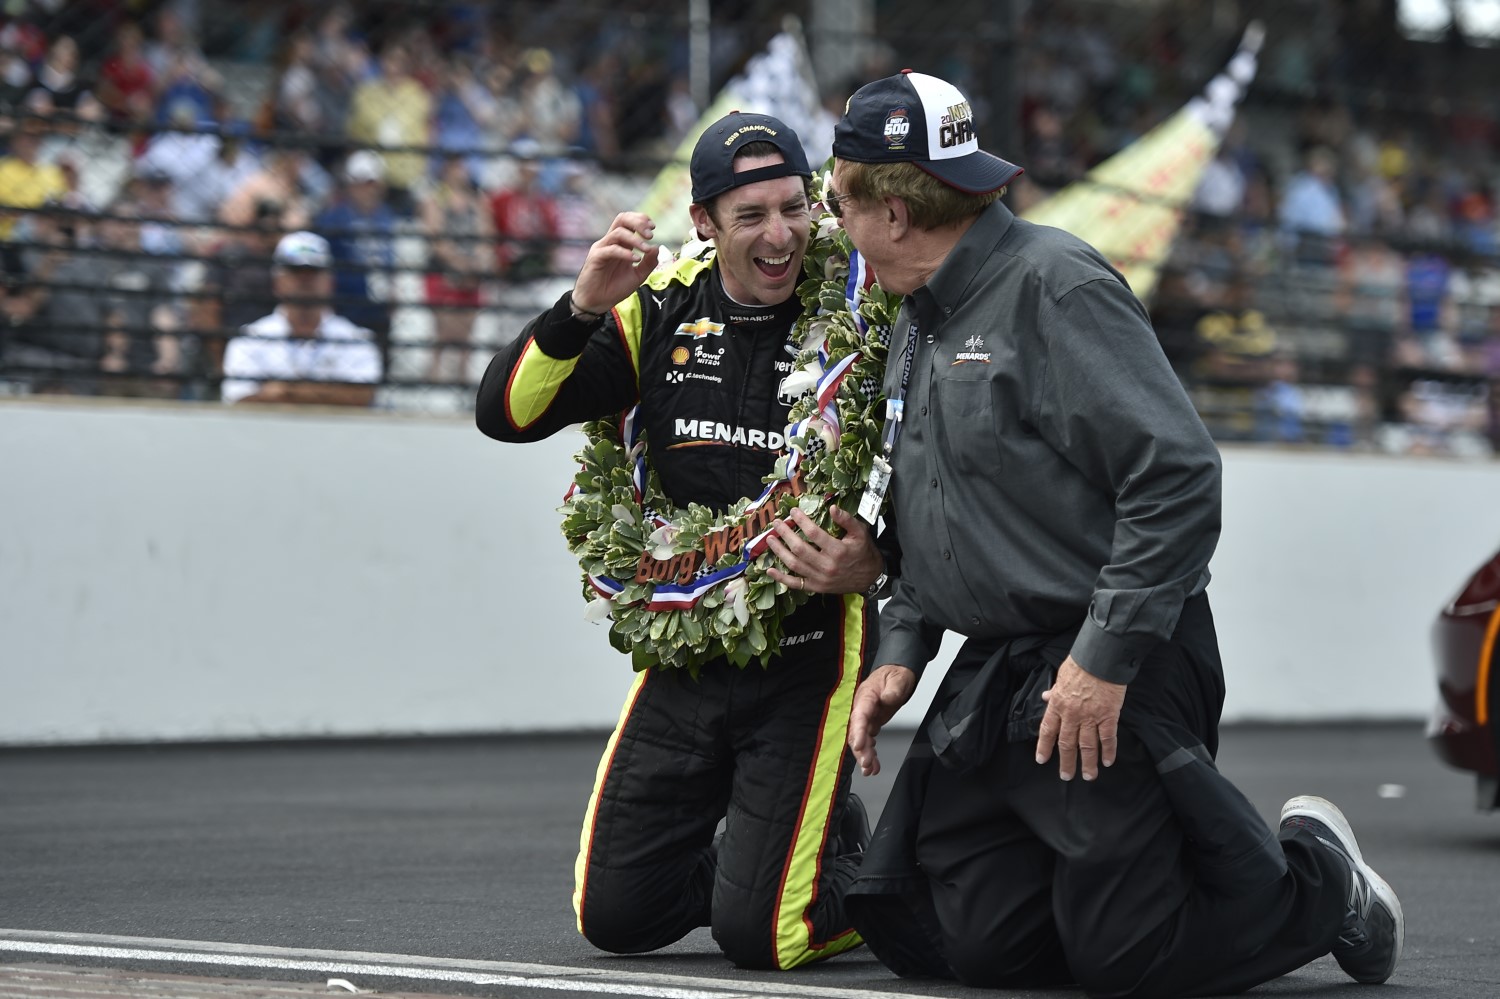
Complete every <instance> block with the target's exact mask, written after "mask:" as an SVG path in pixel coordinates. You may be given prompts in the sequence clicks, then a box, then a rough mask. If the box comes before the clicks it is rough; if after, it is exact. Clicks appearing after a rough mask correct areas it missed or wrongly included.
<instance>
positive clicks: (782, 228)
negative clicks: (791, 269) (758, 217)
mask: <svg viewBox="0 0 1500 999" xmlns="http://www.w3.org/2000/svg"><path fill="white" fill-rule="evenodd" d="M791 232H792V229H791V226H789V225H787V224H786V219H784V218H782V217H781V215H780V213H775V214H772V215H771V216H770V218H769V220H768V221H767V222H766V235H767V236H768V238H769V239H770V240H771V242H773V243H775V244H777V245H778V246H779V245H781V244H782V243H785V242H786V240H787V237H788V236H790V235H791Z"/></svg>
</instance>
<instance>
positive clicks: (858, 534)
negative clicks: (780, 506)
mask: <svg viewBox="0 0 1500 999" xmlns="http://www.w3.org/2000/svg"><path fill="white" fill-rule="evenodd" d="M831 516H832V517H833V522H834V523H835V524H837V525H838V526H839V527H841V528H843V531H844V536H843V537H841V538H836V537H834V536H833V535H832V534H829V533H828V532H827V531H825V530H823V528H821V527H819V526H818V525H817V524H816V523H814V521H813V519H812V518H811V517H809V516H808V515H807V514H805V513H803V512H802V511H801V510H796V509H794V510H793V511H792V513H791V516H790V517H788V518H786V519H785V520H778V521H776V523H775V525H774V526H773V528H772V530H773V532H774V533H772V535H771V537H770V539H769V542H768V543H769V545H770V548H771V551H772V552H774V553H775V554H776V557H777V558H779V559H781V562H782V565H784V566H786V568H785V569H783V568H781V567H779V566H774V565H773V566H771V567H770V568H768V569H766V575H768V576H770V577H771V578H772V579H774V580H776V581H777V582H779V583H781V584H783V585H785V586H786V587H787V588H788V589H792V590H804V591H806V592H808V593H863V592H864V591H865V590H868V589H869V588H870V586H871V585H872V584H873V583H874V582H875V578H876V577H877V576H879V575H880V570H881V568H882V567H883V566H884V565H885V558H884V556H882V555H881V554H880V550H879V549H877V548H876V547H875V539H874V537H873V536H872V535H871V533H870V527H869V525H868V524H866V523H865V522H864V521H863V520H860V519H859V518H858V517H856V516H854V514H852V513H849V512H848V511H846V510H844V509H843V508H842V507H838V506H834V507H832V508H831Z"/></svg>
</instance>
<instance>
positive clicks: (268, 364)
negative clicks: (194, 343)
mask: <svg viewBox="0 0 1500 999" xmlns="http://www.w3.org/2000/svg"><path fill="white" fill-rule="evenodd" d="M274 261H275V278H274V281H275V291H276V297H277V299H278V301H279V303H280V304H278V305H277V306H276V310H275V311H274V312H272V313H271V314H270V315H268V316H265V317H264V318H262V319H258V320H256V321H255V322H253V323H250V324H249V325H248V326H245V327H244V329H243V330H241V332H240V335H239V336H236V337H235V338H234V339H232V340H230V341H229V346H228V347H227V348H226V350H225V352H224V383H223V386H222V388H221V394H222V397H223V400H224V401H225V402H230V403H246V402H258V403H310V404H315V405H323V406H368V405H370V403H371V402H372V401H373V399H374V397H375V385H376V384H377V383H378V382H379V381H380V376H381V361H380V351H379V349H378V348H377V347H376V346H375V344H374V342H373V339H372V335H371V333H370V331H369V330H367V329H362V328H361V327H359V326H357V325H356V324H354V323H353V322H350V321H349V320H348V319H346V318H345V317H343V316H340V315H338V314H337V313H336V312H334V311H333V310H332V309H331V308H329V305H328V302H329V296H330V295H331V294H332V293H333V275H332V274H331V273H330V272H329V268H330V267H331V266H332V264H333V256H332V253H331V252H330V250H329V246H328V241H327V240H325V239H323V237H321V236H318V235H317V234H315V233H311V232H293V233H289V234H287V235H286V236H284V237H282V239H281V240H280V241H279V242H278V243H277V244H276V250H275V253H274Z"/></svg>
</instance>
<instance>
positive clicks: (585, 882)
mask: <svg viewBox="0 0 1500 999" xmlns="http://www.w3.org/2000/svg"><path fill="white" fill-rule="evenodd" d="M724 707H725V699H724V698H723V697H722V696H714V695H713V694H710V693H709V692H707V691H706V690H705V689H704V687H703V685H702V684H701V683H700V682H699V681H698V680H695V679H693V678H692V677H690V676H688V675H687V672H686V671H685V670H679V671H673V672H660V671H654V670H653V671H647V672H643V673H641V674H639V675H638V676H637V677H636V681H635V684H634V685H633V686H632V687H631V689H630V693H629V694H628V695H627V697H626V702H625V707H624V709H623V710H622V711H621V713H620V722H619V725H618V726H617V727H616V729H615V731H614V733H613V734H612V735H611V736H610V739H609V742H608V744H607V745H606V746H605V749H604V755H603V757H602V758H601V759H600V761H599V771H598V776H597V778H596V780H595V783H594V791H593V794H592V795H590V797H589V804H588V810H587V812H586V813H585V815H584V824H583V833H582V836H581V837H580V844H579V852H578V860H577V863H576V865H575V867H574V889H573V910H574V912H576V913H577V916H578V931H579V932H580V933H582V934H583V935H584V937H585V938H587V939H588V941H589V943H591V944H593V945H594V946H595V947H598V948H599V949H601V950H607V951H610V952H611V953H616V954H638V953H644V952H646V951H651V950H656V949H657V948H659V947H665V946H666V945H667V944H670V943H672V942H674V941H676V940H680V939H681V938H682V937H684V936H686V935H687V934H688V933H689V932H690V931H692V930H693V929H695V928H696V927H699V926H707V925H708V924H709V904H710V897H711V892H712V889H713V880H714V857H713V838H714V830H715V828H716V827H717V826H718V823H719V818H720V817H721V816H722V815H723V814H724V809H725V807H726V805H727V803H728V801H729V782H730V775H731V772H732V771H731V766H730V756H729V747H728V743H727V741H726V740H722V739H721V740H719V741H717V742H715V741H710V740H708V739H706V738H704V737H703V735H702V733H703V732H705V731H707V732H722V730H723V721H724Z"/></svg>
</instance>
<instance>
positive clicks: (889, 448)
mask: <svg viewBox="0 0 1500 999" xmlns="http://www.w3.org/2000/svg"><path fill="white" fill-rule="evenodd" d="M916 353H917V324H916V323H909V324H908V325H907V327H906V344H905V346H904V347H903V349H902V357H901V384H900V385H898V386H896V391H895V393H894V394H893V395H891V396H889V397H888V398H887V399H886V401H885V433H884V434H883V435H882V439H881V444H880V454H877V455H875V457H874V458H872V459H871V461H870V477H869V479H868V480H867V481H866V482H865V491H864V495H863V496H861V497H860V500H859V515H860V517H862V518H863V519H864V520H865V522H866V523H868V524H870V525H872V526H873V525H874V524H875V522H876V520H878V519H879V517H880V511H881V509H882V508H883V507H884V505H885V494H886V490H888V489H889V488H890V487H891V476H892V474H894V473H893V470H892V468H891V454H892V452H894V451H895V450H896V438H897V437H899V436H900V435H901V419H902V417H903V416H904V414H905V413H906V386H907V385H908V384H909V383H910V382H911V366H912V360H913V359H914V358H915V357H916Z"/></svg>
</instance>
